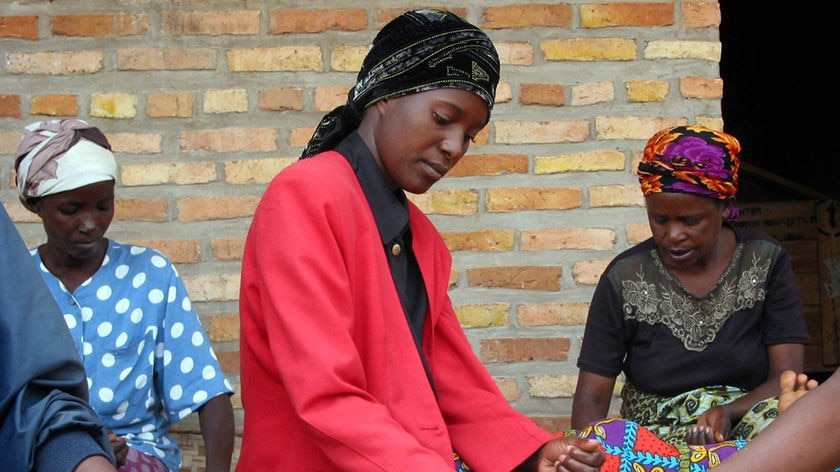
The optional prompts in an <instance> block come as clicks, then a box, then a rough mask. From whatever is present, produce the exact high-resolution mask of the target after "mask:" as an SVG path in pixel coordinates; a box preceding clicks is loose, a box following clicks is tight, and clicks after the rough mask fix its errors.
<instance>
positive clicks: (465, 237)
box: [441, 229, 514, 251]
mask: <svg viewBox="0 0 840 472" xmlns="http://www.w3.org/2000/svg"><path fill="white" fill-rule="evenodd" d="M441 234H442V236H443V239H444V241H446V246H447V247H448V248H449V250H450V251H509V250H511V249H512V248H513V238H514V232H513V230H493V229H488V230H483V231H471V232H464V233H449V232H447V233H441Z"/></svg>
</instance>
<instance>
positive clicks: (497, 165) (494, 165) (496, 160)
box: [446, 154, 528, 177]
mask: <svg viewBox="0 0 840 472" xmlns="http://www.w3.org/2000/svg"><path fill="white" fill-rule="evenodd" d="M527 173H528V156H527V155H525V154H467V155H466V156H464V157H462V158H461V160H460V161H458V164H456V165H455V167H453V168H452V169H450V170H449V172H447V174H446V177H466V176H469V175H504V174H527Z"/></svg>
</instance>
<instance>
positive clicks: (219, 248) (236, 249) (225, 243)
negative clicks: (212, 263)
mask: <svg viewBox="0 0 840 472" xmlns="http://www.w3.org/2000/svg"><path fill="white" fill-rule="evenodd" d="M210 250H211V251H213V255H214V256H216V259H219V260H222V261H230V260H240V259H242V253H243V252H244V251H245V238H220V239H214V240H212V241H210Z"/></svg>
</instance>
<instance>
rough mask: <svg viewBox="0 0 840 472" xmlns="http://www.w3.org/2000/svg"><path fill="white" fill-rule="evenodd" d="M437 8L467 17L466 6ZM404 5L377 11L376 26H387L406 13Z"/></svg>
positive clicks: (378, 27) (377, 27)
mask: <svg viewBox="0 0 840 472" xmlns="http://www.w3.org/2000/svg"><path fill="white" fill-rule="evenodd" d="M436 8H440V9H441V10H446V11H451V12H452V13H455V14H456V15H458V16H460V17H462V18H467V9H466V8H449V7H445V6H437V7H436ZM405 10H406V9H405V8H404V7H399V8H383V9H381V10H379V11H378V12H377V13H376V24H374V25H373V26H374V28H376V29H377V30H378V29H381V28H382V27H383V26H385V24H386V23H388V22H389V21H391V20H393V19H394V18H396V17H398V16H400V15H402V14H403V13H405Z"/></svg>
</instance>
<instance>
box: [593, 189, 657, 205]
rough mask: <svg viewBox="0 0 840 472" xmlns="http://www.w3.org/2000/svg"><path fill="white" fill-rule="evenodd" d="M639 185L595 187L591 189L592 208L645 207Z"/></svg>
mask: <svg viewBox="0 0 840 472" xmlns="http://www.w3.org/2000/svg"><path fill="white" fill-rule="evenodd" d="M644 205H645V199H644V196H643V195H642V192H641V190H639V186H638V185H594V186H591V187H589V206H590V207H593V208H595V207H616V206H644Z"/></svg>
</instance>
